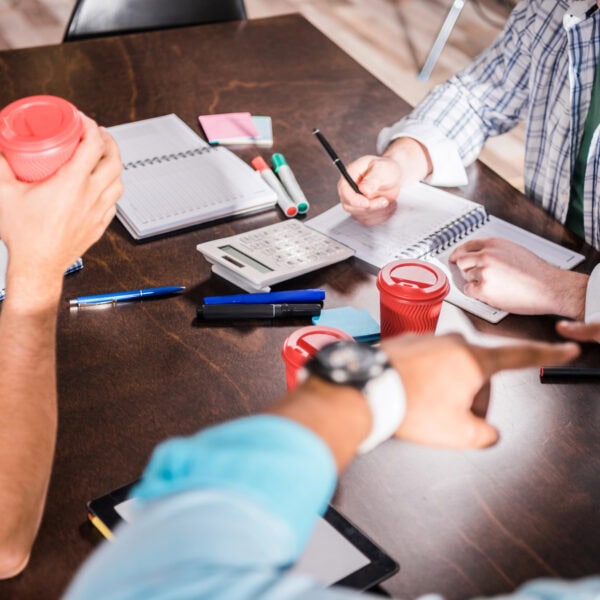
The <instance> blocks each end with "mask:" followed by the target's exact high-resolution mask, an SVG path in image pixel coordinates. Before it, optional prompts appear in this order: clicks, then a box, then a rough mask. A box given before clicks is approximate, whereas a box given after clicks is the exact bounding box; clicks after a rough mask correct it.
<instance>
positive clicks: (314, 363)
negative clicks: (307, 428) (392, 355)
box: [305, 340, 391, 390]
mask: <svg viewBox="0 0 600 600" xmlns="http://www.w3.org/2000/svg"><path fill="white" fill-rule="evenodd" d="M389 368H391V365H390V362H389V360H388V357H387V355H386V354H385V352H384V351H383V350H381V349H380V348H374V347H373V346H370V345H368V344H365V343H357V342H352V341H345V340H344V341H338V342H333V343H332V344H328V345H327V346H323V348H321V349H320V350H319V351H318V352H317V354H316V355H315V356H314V357H313V358H311V359H310V360H309V361H308V362H307V363H306V365H305V369H306V370H307V371H308V372H309V373H311V374H313V375H316V376H317V377H320V378H321V379H324V380H326V381H329V382H331V383H335V384H337V385H349V386H351V387H353V388H356V389H358V390H362V389H364V387H365V386H366V385H367V383H368V382H369V381H371V380H372V379H375V378H376V377H379V376H380V375H381V374H382V373H383V372H384V371H385V370H386V369H389Z"/></svg>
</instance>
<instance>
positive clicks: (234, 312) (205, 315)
mask: <svg viewBox="0 0 600 600" xmlns="http://www.w3.org/2000/svg"><path fill="white" fill-rule="evenodd" d="M321 308H322V305H321V303H320V302H311V303H306V304H203V305H202V306H199V307H198V308H197V309H196V314H197V315H198V318H199V319H204V320H205V321H216V320H227V319H230V320H235V319H282V318H294V317H318V316H319V315H320V314H321Z"/></svg>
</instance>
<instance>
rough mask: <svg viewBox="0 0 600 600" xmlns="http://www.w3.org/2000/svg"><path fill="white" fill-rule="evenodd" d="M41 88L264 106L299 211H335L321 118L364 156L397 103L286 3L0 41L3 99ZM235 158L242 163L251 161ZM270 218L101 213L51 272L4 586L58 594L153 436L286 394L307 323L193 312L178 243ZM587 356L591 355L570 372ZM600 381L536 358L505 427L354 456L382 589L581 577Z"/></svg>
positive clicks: (538, 227) (476, 327)
mask: <svg viewBox="0 0 600 600" xmlns="http://www.w3.org/2000/svg"><path fill="white" fill-rule="evenodd" d="M40 93H44V94H56V95H60V96H64V97H66V98H68V99H69V100H71V101H72V102H73V103H75V104H76V105H77V106H78V107H79V108H80V109H81V110H83V111H84V112H86V113H87V114H89V115H91V116H92V117H94V118H95V119H97V120H98V122H100V123H101V124H103V125H107V126H109V125H115V124H118V123H123V122H127V121H132V120H137V119H143V118H147V117H153V116H158V115H162V114H166V113H170V112H174V113H176V114H177V115H179V116H180V117H181V118H183V119H184V120H185V121H186V122H187V123H188V124H189V125H190V126H192V127H194V128H195V129H196V130H198V127H197V124H196V116H197V115H198V114H202V113H218V112H230V111H250V112H251V113H253V114H268V115H271V116H272V118H273V125H274V134H275V144H274V146H273V149H272V151H273V152H283V153H284V154H285V156H286V158H287V159H288V161H289V163H290V165H291V166H292V168H293V169H294V171H295V174H296V176H297V178H298V180H299V181H300V183H301V185H302V186H303V188H304V190H305V193H306V194H307V196H308V198H309V199H310V201H311V202H312V208H311V215H315V214H318V213H319V212H321V211H322V210H324V209H326V208H328V207H330V206H332V205H333V204H334V203H335V202H336V201H337V194H336V183H337V179H338V173H337V171H336V170H335V169H334V168H333V166H332V165H331V163H330V161H329V160H328V159H327V158H326V156H325V154H324V152H323V149H322V148H321V147H320V146H319V145H318V144H317V143H316V140H315V139H314V137H313V136H312V135H311V129H312V128H313V127H317V126H318V127H321V128H322V129H323V131H324V132H325V133H326V135H327V136H328V137H329V138H330V141H331V142H332V144H333V145H334V146H335V147H336V149H337V151H338V153H339V154H340V156H341V157H342V158H343V159H345V160H348V161H350V160H352V159H353V158H356V157H358V156H359V155H362V154H365V153H374V152H375V148H374V146H375V139H376V135H377V132H378V131H379V130H380V128H381V127H383V126H384V125H386V124H389V123H391V122H393V121H394V120H395V119H397V118H399V117H400V116H401V115H403V114H405V113H406V112H407V111H408V110H409V107H408V105H407V104H406V103H405V102H404V101H403V100H401V99H400V98H398V97H397V96H396V95H395V94H393V93H392V92H391V91H390V90H389V89H388V88H386V87H385V86H384V85H382V84H381V83H380V82H379V81H378V80H376V79H375V78H373V77H372V76H371V75H369V74H368V73H367V72H366V71H365V70H364V69H363V68H362V67H361V66H359V65H358V64H357V63H356V62H354V61H353V60H352V59H351V58H349V57H348V56H347V55H346V54H344V53H343V52H342V51H341V50H340V49H339V48H338V47H336V46H335V45H334V44H333V43H332V42H330V41H329V40H328V39H327V38H326V37H325V36H323V35H322V34H321V33H320V32H319V31H317V30H316V29H315V28H313V27H312V26H311V25H310V24H309V23H308V22H307V21H305V20H304V19H303V18H301V17H300V16H297V15H290V16H284V17H278V18H272V19H264V20H253V21H248V22H245V23H228V24H219V25H211V26H203V27H197V28H186V29H178V30H171V31H164V32H155V33H149V34H140V35H133V36H125V37H116V38H105V39H99V40H95V41H87V42H81V43H71V44H66V45H58V46H50V47H45V48H33V49H24V50H16V51H9V52H2V53H0V105H2V106H3V105H5V104H7V103H8V102H10V101H12V100H15V99H17V98H20V97H22V96H26V95H30V94H40ZM238 153H239V154H240V155H241V156H242V157H243V158H245V159H250V158H251V157H252V156H253V155H255V154H256V153H257V151H256V150H253V149H248V148H247V149H244V150H240V151H239V152H238ZM262 153H263V155H265V156H266V155H267V151H262ZM469 177H470V183H469V185H468V186H466V187H464V188H461V189H460V190H455V191H456V192H457V193H459V194H463V195H465V196H467V197H469V198H473V199H475V200H478V201H481V202H483V203H485V204H486V205H487V206H488V208H489V209H490V212H492V213H494V214H496V215H498V216H501V217H504V218H507V219H509V220H512V221H514V222H516V223H517V224H519V225H522V226H526V227H528V228H530V229H532V230H534V231H536V232H538V233H541V234H543V235H546V236H548V237H550V238H551V239H554V240H555V241H559V242H561V243H563V244H565V245H568V246H571V247H574V248H577V249H579V250H580V251H582V252H584V253H585V254H586V256H587V257H588V258H587V261H586V262H585V263H584V264H583V265H582V266H581V267H579V268H580V269H581V270H584V271H589V270H590V269H591V267H592V266H593V265H594V264H595V263H596V261H597V260H598V258H599V256H598V254H597V253H595V252H593V251H591V250H590V249H589V248H588V247H586V246H584V245H583V244H581V243H580V242H577V241H576V240H575V238H573V237H572V236H571V235H570V234H569V233H568V232H566V231H565V230H563V228H562V227H560V226H559V225H557V224H556V223H554V222H553V221H552V220H551V219H550V218H548V217H547V216H546V215H545V214H544V213H543V212H542V211H541V210H539V209H537V208H536V207H534V206H533V205H532V204H530V203H529V202H528V201H526V200H525V198H524V197H523V196H522V195H521V194H520V193H519V192H517V191H516V190H514V189H513V188H511V187H510V186H509V185H508V184H507V183H506V182H504V181H503V180H502V179H501V178H500V177H498V176H497V175H496V174H494V173H493V172H491V171H490V170H489V169H487V168H486V167H485V166H483V165H481V164H476V165H474V166H472V167H471V168H469ZM281 219H282V216H281V213H280V212H279V211H278V210H271V211H268V212H265V213H262V214H260V215H255V216H251V217H246V218H241V219H237V220H234V221H229V222H222V223H219V224H215V225H212V226H208V227H201V228H196V229H194V230H192V231H187V232H183V233H179V234H175V235H171V236H169V237H165V238H162V239H156V240H153V241H148V242H145V243H136V242H134V241H133V240H132V238H131V237H130V236H129V235H128V234H127V232H126V231H125V230H124V228H123V227H122V226H121V224H120V223H119V222H118V221H116V220H115V222H114V223H113V224H112V225H111V226H110V228H109V230H108V231H107V233H106V234H105V235H104V237H103V238H102V239H101V240H100V241H99V242H98V243H97V244H96V245H95V246H94V247H93V248H92V249H91V250H90V251H89V252H88V253H87V254H86V255H85V268H84V269H83V270H82V271H81V272H79V273H77V274H75V275H73V276H70V277H68V278H67V279H66V281H65V289H64V298H65V305H64V307H63V308H62V309H61V310H60V316H59V330H58V381H59V411H60V423H59V432H58V445H57V452H56V460H55V465H54V471H53V476H52V481H51V485H50V490H49V495H48V502H47V506H46V512H45V516H44V519H43V523H42V526H41V529H40V532H39V536H38V539H37V541H36V544H35V546H34V549H33V554H32V557H31V563H30V565H29V567H28V568H27V570H26V571H25V572H24V573H23V574H22V575H20V576H19V577H17V578H16V579H14V580H12V581H9V582H4V583H1V584H0V597H1V598H19V599H29V598H32V599H33V598H35V599H37V600H39V599H46V598H57V597H59V596H60V594H61V592H62V591H63V590H64V588H65V586H66V585H67V583H68V581H69V580H70V578H71V577H72V575H73V573H74V572H75V571H76V569H77V568H78V566H79V565H80V564H81V563H82V561H83V560H84V559H85V558H86V556H87V555H88V554H89V553H90V552H91V551H92V550H93V548H94V547H95V546H96V545H97V544H98V543H99V539H100V537H99V535H98V534H97V532H96V531H95V530H94V528H93V527H92V526H91V525H90V524H89V523H88V522H87V521H86V512H85V504H86V501H87V500H89V499H90V498H93V497H95V496H98V495H101V494H103V493H105V492H107V491H109V490H111V489H113V488H115V487H119V486H121V485H122V484H124V483H127V482H129V481H130V480H132V479H135V478H137V477H138V476H139V475H140V473H141V471H142V469H143V467H144V465H145V463H146V461H147V459H148V457H149V454H150V452H151V450H152V448H153V447H154V446H155V445H156V444H157V443H158V442H160V441H161V440H163V439H164V438H166V437H168V436H173V435H185V434H190V433H192V432H194V431H196V430H197V429H199V428H202V427H205V426H207V425H211V424H213V423H218V422H221V421H224V420H226V419H229V418H232V417H237V416H240V415H246V414H249V413H252V412H255V411H257V410H260V409H261V408H264V407H266V406H268V405H269V403H270V402H271V401H272V400H273V399H274V398H276V397H277V396H279V395H280V394H282V393H283V392H284V390H285V377H284V366H283V363H282V361H281V357H280V348H281V344H282V342H283V340H284V339H285V337H286V336H287V335H288V334H290V333H291V332H292V331H294V330H295V329H296V328H297V327H299V326H302V325H304V324H305V322H302V321H298V322H282V323H278V324H276V325H273V324H264V325H262V326H254V325H247V326H236V327H220V326H211V327H199V326H197V325H196V324H195V322H194V315H195V306H196V304H198V303H199V302H200V300H201V298H202V297H203V296H204V295H209V294H213V293H234V292H235V291H236V288H234V287H232V286H231V285H229V284H228V283H226V282H225V281H223V280H220V279H218V278H216V277H213V276H211V273H210V269H209V266H208V264H207V263H206V262H205V261H204V259H203V258H202V257H201V256H200V255H199V254H198V253H197V252H196V249H195V247H196V244H198V243H199V242H202V241H206V240H209V239H213V238H215V237H221V236H224V235H230V234H233V233H237V232H241V231H246V230H248V229H252V228H256V227H259V226H262V225H267V224H271V223H274V222H276V221H279V220H281ZM292 283H293V285H294V286H296V287H323V288H325V289H326V290H327V303H326V307H330V308H331V307H335V306H343V305H348V304H351V305H353V306H357V307H366V308H368V309H370V310H371V311H372V312H374V314H377V312H376V311H377V308H378V307H377V293H376V290H375V285H374V278H373V276H372V275H370V274H367V273H365V272H364V271H362V270H361V269H360V268H359V267H358V265H357V264H355V263H354V262H353V261H346V262H344V263H341V264H338V265H335V266H332V267H329V268H326V269H323V270H321V271H319V272H316V273H314V274H311V275H307V276H304V277H302V278H300V279H298V280H297V281H294V282H292ZM177 284H181V285H186V286H187V291H186V293H185V295H183V296H182V297H178V298H170V299H162V300H158V301H154V302H152V301H149V302H143V303H136V302H133V303H129V304H124V305H120V306H117V307H109V308H106V309H102V310H89V309H88V310H70V309H69V308H68V307H67V304H66V299H67V298H71V297H74V296H76V295H80V294H86V293H98V292H103V291H110V290H121V289H132V288H138V287H150V286H160V285H177ZM291 285H292V284H290V287H291ZM463 327H467V329H469V330H470V331H471V333H472V334H473V335H474V336H476V337H477V336H480V335H484V334H492V335H498V336H502V337H510V338H516V339H527V338H532V337H534V338H540V339H545V340H555V339H557V336H556V335H555V333H554V319H552V318H550V317H518V316H509V317H508V318H506V319H505V320H504V321H503V322H501V323H500V324H498V325H491V324H489V323H487V322H485V321H482V320H480V319H478V318H477V317H472V316H468V315H466V314H465V316H464V318H463ZM598 358H599V353H598V350H597V349H596V347H595V346H592V345H589V346H587V347H585V349H584V354H583V356H582V358H581V359H580V362H581V363H582V364H593V363H597V362H598ZM448 385H452V382H451V381H450V382H448ZM597 393H598V385H597V384H591V383H590V384H582V383H577V384H576V383H572V384H561V385H554V384H553V385H541V384H540V383H539V379H538V377H537V373H536V371H535V370H526V371H520V372H515V373H507V374H503V375H501V376H500V377H498V378H497V380H496V381H495V383H494V385H493V387H492V393H491V404H490V410H489V413H488V414H489V417H490V419H491V421H492V422H493V423H494V424H496V425H497V426H499V427H500V429H501V431H502V439H501V441H500V443H499V444H498V445H497V446H496V447H494V448H492V449H488V450H485V451H480V452H476V451H469V452H458V451H442V450H433V449H428V448H422V447H417V446H413V445H410V444H406V443H402V442H400V441H392V442H389V443H387V444H384V445H383V446H381V447H380V448H379V449H377V450H376V451H375V452H373V453H371V454H370V455H366V456H364V457H362V458H360V459H358V460H357V461H356V462H355V463H354V464H353V465H352V467H351V468H350V469H349V470H348V471H347V472H346V473H345V474H344V476H343V477H342V480H341V483H340V487H339V490H338V493H337V495H336V498H335V501H334V504H335V505H336V506H337V507H338V508H340V509H341V510H342V511H343V512H344V513H345V514H346V515H347V516H348V517H349V518H351V519H352V520H353V521H354V522H355V523H356V524H358V525H359V526H360V527H361V528H362V529H364V531H365V532H366V533H367V534H369V535H370V536H371V537H372V538H374V539H375V540H376V541H377V542H378V543H379V544H381V545H382V546H383V547H384V548H385V549H387V551H388V552H389V553H390V554H391V555H392V556H393V557H394V558H395V559H396V560H397V561H398V562H399V563H400V566H401V569H400V572H399V573H398V574H397V575H396V576H394V577H393V578H391V579H389V580H388V581H387V582H385V583H384V584H383V588H384V589H385V590H386V591H387V592H389V593H390V594H395V595H398V596H403V597H411V596H415V595H417V594H422V593H425V592H430V591H435V592H440V593H443V594H445V595H446V596H447V597H448V598H467V597H471V596H474V595H479V594H493V593H500V592H508V591H510V590H512V589H513V588H514V587H515V586H517V585H519V584H520V583H522V582H524V581H526V580H528V579H530V578H533V577H540V576H551V577H578V576H583V575H587V574H591V573H595V572H597V571H599V569H600V543H599V534H598V532H599V531H600V510H599V503H600V486H599V483H598V481H599V479H598V475H599V469H600V458H599V457H600V436H599V428H598V419H600V408H599V407H598V406H596V402H597V401H598V397H597ZM0 418H1V417H0Z"/></svg>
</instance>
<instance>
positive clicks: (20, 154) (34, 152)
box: [0, 96, 83, 181]
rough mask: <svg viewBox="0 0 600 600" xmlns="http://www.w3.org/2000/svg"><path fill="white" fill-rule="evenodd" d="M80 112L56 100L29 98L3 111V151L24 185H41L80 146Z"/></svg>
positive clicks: (0, 127) (0, 116) (0, 118)
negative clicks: (39, 183)
mask: <svg viewBox="0 0 600 600" xmlns="http://www.w3.org/2000/svg"><path fill="white" fill-rule="evenodd" d="M82 131H83V121H82V119H81V115H80V114H79V111H78V110H77V109H76V108H75V107H74V106H73V105H72V104H71V103H70V102H68V101H67V100H64V99H63V98H58V97H57V96H28V97H26V98H21V99H20V100H16V101H15V102H12V103H11V104H9V105H8V106H5V107H4V108H3V109H2V111H0V150H1V151H2V153H3V154H4V156H5V158H6V160H7V161H8V163H9V165H10V166H11V168H12V170H13V171H14V173H15V175H16V176H17V177H18V178H19V179H20V180H22V181H42V180H43V179H46V178H48V177H50V175H52V174H53V173H55V172H56V171H57V170H58V169H59V168H60V167H61V166H62V165H63V164H64V163H66V162H67V161H68V160H69V159H70V158H71V156H73V152H75V148H76V147H77V145H78V144H79V140H80V139H81V134H82Z"/></svg>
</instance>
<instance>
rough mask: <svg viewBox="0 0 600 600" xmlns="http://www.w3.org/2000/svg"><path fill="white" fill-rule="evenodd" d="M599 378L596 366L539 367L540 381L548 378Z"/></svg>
mask: <svg viewBox="0 0 600 600" xmlns="http://www.w3.org/2000/svg"><path fill="white" fill-rule="evenodd" d="M559 378H562V379H600V368H596V367H540V381H541V382H544V381H547V380H550V379H559Z"/></svg>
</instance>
